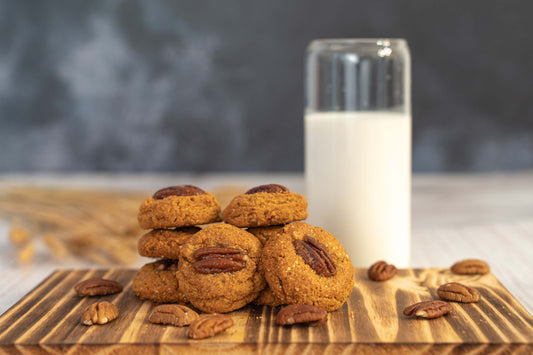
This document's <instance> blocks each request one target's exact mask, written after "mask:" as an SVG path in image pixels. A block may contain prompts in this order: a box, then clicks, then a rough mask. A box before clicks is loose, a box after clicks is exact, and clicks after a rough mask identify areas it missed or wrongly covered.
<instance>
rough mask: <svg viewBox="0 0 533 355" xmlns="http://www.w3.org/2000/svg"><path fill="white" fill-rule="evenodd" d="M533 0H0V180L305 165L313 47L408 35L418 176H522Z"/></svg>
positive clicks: (528, 150)
mask: <svg viewBox="0 0 533 355" xmlns="http://www.w3.org/2000/svg"><path fill="white" fill-rule="evenodd" d="M532 13H533V2H531V1H513V0H506V1H494V0H490V1H489V0H476V1H464V0H461V1H456V0H453V1H450V0H447V1H431V0H416V1H401V0H375V1H353V0H350V1H348V0H347V1H340V0H329V1H316V0H313V1H310V0H299V1H281V0H276V1H244V0H243V1H233V0H224V1H222V0H214V1H29V0H16V1H15V0H14V1H2V2H0V172H23V171H301V170H303V118H302V115H303V108H302V105H303V57H304V52H305V48H306V45H307V44H308V43H309V42H310V41H311V40H312V39H314V38H339V37H404V38H406V39H407V40H408V43H409V45H410V49H411V55H412V68H413V82H412V85H413V95H412V97H413V168H414V170H415V171H459V170H466V171H476V170H507V169H523V168H531V167H533V105H532V104H531V97H532V93H533V90H532V89H533V88H532V86H533V80H532V79H533V48H532V40H531V35H532V34H533V20H532V19H531V14H532Z"/></svg>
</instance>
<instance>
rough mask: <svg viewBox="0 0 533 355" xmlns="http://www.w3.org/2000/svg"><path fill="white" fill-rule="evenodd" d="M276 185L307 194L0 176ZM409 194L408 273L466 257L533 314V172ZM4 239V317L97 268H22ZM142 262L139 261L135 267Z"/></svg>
mask: <svg viewBox="0 0 533 355" xmlns="http://www.w3.org/2000/svg"><path fill="white" fill-rule="evenodd" d="M272 182H276V183H280V184H283V185H286V186H287V187H289V188H290V189H291V190H293V191H296V192H299V193H304V180H303V176H302V174H234V173H232V174H220V173H218V174H162V175H154V174H118V175H117V174H113V175H109V174H98V175H90V174H74V175H72V174H70V175H45V174H39V175H0V187H1V186H5V185H6V184H13V183H17V184H21V183H23V184H32V185H35V184H37V185H46V186H49V185H52V186H69V187H70V186H76V187H79V186H83V187H92V188H94V187H117V188H126V189H143V190H146V189H148V190H154V189H158V188H160V187H162V186H168V185H175V184H183V183H191V184H195V185H198V186H201V187H202V188H204V189H207V190H209V189H213V188H215V187H219V186H226V185H228V186H230V185H233V186H235V185H237V186H247V187H251V186H255V185H260V184H265V183H272ZM412 191H413V195H412V196H413V198H412V251H411V267H414V268H432V267H448V266H450V265H451V264H453V263H454V262H455V261H457V260H460V259H464V258H479V259H483V260H486V261H487V262H488V263H489V264H490V266H491V268H492V272H493V273H494V275H495V276H496V277H497V279H498V280H499V281H500V282H501V283H502V284H503V285H504V286H505V287H506V288H507V289H508V290H509V292H510V293H511V294H512V295H513V296H514V297H515V298H516V299H517V300H518V301H519V302H520V303H521V304H522V305H523V306H524V307H525V308H526V310H527V311H528V312H529V313H530V314H533V277H532V275H533V171H525V172H514V173H484V174H438V175H432V174H415V175H414V176H413V190H412ZM7 234H8V223H7V222H6V221H0V273H1V275H2V282H1V283H0V314H1V313H3V312H5V311H6V310H7V309H8V308H9V307H11V306H12V305H14V304H15V303H16V302H17V301H18V300H19V299H20V298H22V297H23V296H24V295H25V294H26V293H28V292H29V291H30V290H31V289H32V288H33V287H35V286H36V285H37V284H38V283H39V282H40V281H42V280H43V279H44V278H45V277H46V276H48V275H49V274H50V273H51V272H52V271H54V270H56V269H58V268H65V267H68V268H78V267H79V268H87V267H92V266H94V265H88V264H87V263H82V262H79V263H77V262H72V261H70V262H69V264H68V265H65V264H60V263H58V262H54V261H51V260H49V259H46V258H44V259H43V260H42V262H37V263H36V262H34V263H32V264H30V265H22V264H20V262H18V261H17V259H16V257H15V255H14V248H13V246H12V245H11V244H10V242H9V241H8V239H7ZM37 260H39V259H37ZM145 262H146V260H145V259H139V262H138V266H140V265H142V264H144V263H145ZM134 266H135V265H134Z"/></svg>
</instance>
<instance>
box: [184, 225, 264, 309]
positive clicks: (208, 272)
mask: <svg viewBox="0 0 533 355" xmlns="http://www.w3.org/2000/svg"><path fill="white" fill-rule="evenodd" d="M261 249H262V245H261V242H260V241H259V240H258V239H257V238H256V237H254V236H253V235H252V234H250V233H248V232H246V231H244V230H242V229H240V228H237V227H234V226H232V225H229V224H225V223H218V224H213V225H210V226H207V227H205V228H204V229H202V230H201V231H200V232H198V233H196V234H195V235H193V236H192V237H191V238H190V239H189V240H188V241H187V243H185V244H184V245H183V246H182V247H181V252H180V262H179V268H178V273H177V277H178V280H179V282H180V290H181V291H183V293H184V294H185V296H186V297H187V299H188V300H189V301H190V302H191V304H192V305H194V306H195V307H196V308H198V309H199V310H201V311H203V312H207V313H215V312H216V313H227V312H231V311H233V310H235V309H239V308H241V307H243V306H245V305H246V304H248V303H249V302H251V301H253V300H254V299H255V298H256V297H257V295H258V294H259V292H260V291H261V290H262V289H263V288H265V286H266V282H265V279H264V277H263V275H262V273H261V271H260V270H259V269H258V268H259V266H260V259H261Z"/></svg>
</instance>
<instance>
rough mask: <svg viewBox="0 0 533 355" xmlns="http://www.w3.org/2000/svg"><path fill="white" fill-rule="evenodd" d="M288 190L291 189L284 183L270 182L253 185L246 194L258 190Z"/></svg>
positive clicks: (273, 191)
mask: <svg viewBox="0 0 533 355" xmlns="http://www.w3.org/2000/svg"><path fill="white" fill-rule="evenodd" d="M287 191H289V189H288V188H286V187H285V186H283V185H278V184H268V185H259V186H256V187H252V188H251V189H250V190H248V191H246V192H245V193H244V194H245V195H252V194H256V193H258V192H270V193H280V192H287Z"/></svg>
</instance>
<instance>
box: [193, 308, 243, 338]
mask: <svg viewBox="0 0 533 355" xmlns="http://www.w3.org/2000/svg"><path fill="white" fill-rule="evenodd" d="M231 326H233V320H232V319H231V317H230V316H226V315H224V314H218V313H213V314H202V315H201V316H200V317H198V319H196V320H195V321H194V322H192V323H191V326H190V327H189V330H188V331H187V336H188V337H189V338H191V339H204V338H209V337H212V336H214V335H217V334H219V333H222V332H223V331H225V330H226V329H228V328H230V327H231Z"/></svg>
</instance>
